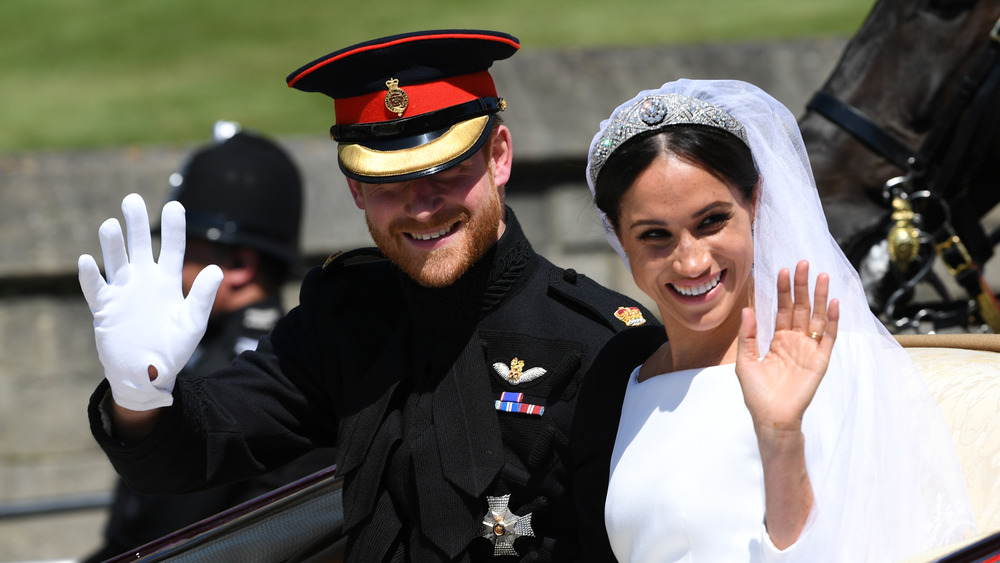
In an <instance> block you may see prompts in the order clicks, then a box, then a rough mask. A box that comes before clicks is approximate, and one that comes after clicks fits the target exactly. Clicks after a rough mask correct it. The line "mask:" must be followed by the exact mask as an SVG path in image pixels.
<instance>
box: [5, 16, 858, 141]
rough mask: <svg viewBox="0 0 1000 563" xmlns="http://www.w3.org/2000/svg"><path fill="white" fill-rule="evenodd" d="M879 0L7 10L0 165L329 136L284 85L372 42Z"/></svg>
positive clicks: (639, 30)
mask: <svg viewBox="0 0 1000 563" xmlns="http://www.w3.org/2000/svg"><path fill="white" fill-rule="evenodd" d="M871 4H872V0H838V1H835V2H831V1H830V0H621V1H608V0H555V1H547V0H507V1H504V2H484V1H473V2H469V1H467V0H466V1H461V2H460V1H458V0H410V1H408V2H401V1H398V0H386V1H382V0H367V1H352V2H348V1H345V0H325V1H320V0H284V1H272V2H268V1H266V0H0V102H2V106H0V107H2V109H0V153H8V152H17V151H25V150H36V149H45V148H77V147H100V146H121V145H130V144H137V145H142V144H154V143H186V142H191V141H199V140H202V139H204V138H205V137H206V136H207V135H208V133H209V129H210V124H211V123H212V122H213V121H215V120H216V119H233V120H236V121H240V122H242V123H244V124H245V125H248V126H252V127H254V128H256V129H259V130H261V131H265V132H268V133H270V134H272V135H297V134H311V135H324V134H325V132H326V131H327V128H328V127H329V125H330V124H331V123H332V114H333V106H332V103H331V102H330V101H329V100H328V99H326V98H324V97H323V96H321V95H318V94H310V95H306V94H303V93H300V92H297V91H293V90H289V89H288V88H287V87H286V86H285V83H284V78H285V76H286V75H287V74H288V73H289V72H291V71H292V70H295V69H296V68H297V67H298V66H300V65H301V64H304V63H306V62H308V61H310V60H312V59H314V58H316V57H319V56H321V55H323V54H326V53H328V52H330V51H333V50H336V49H339V48H341V47H344V46H347V45H350V44H352V43H355V42H358V41H364V40H367V39H371V38H373V37H378V36H382V35H389V34H392V33H400V32H405V31H413V30H419V29H434V28H480V29H497V30H501V31H506V32H508V33H511V34H512V35H514V36H516V37H518V38H519V39H520V40H521V43H522V49H523V50H543V49H557V48H563V47H588V48H598V47H605V46H641V45H657V44H660V45H662V44H680V43H705V42H720V41H747V40H770V39H781V38H794V37H808V36H818V35H837V36H847V35H850V34H852V33H853V32H854V31H855V30H856V29H857V28H858V26H859V25H860V24H861V22H862V21H863V19H864V17H865V15H867V13H868V10H869V9H870V7H871Z"/></svg>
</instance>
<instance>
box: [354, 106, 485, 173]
mask: <svg viewBox="0 0 1000 563" xmlns="http://www.w3.org/2000/svg"><path fill="white" fill-rule="evenodd" d="M489 119H490V116H488V115H483V116H480V117H475V118H472V119H469V120H466V121H462V122H461V123H456V124H455V125H452V126H451V128H450V129H448V131H447V132H446V133H445V134H444V135H441V136H440V137H438V138H437V139H434V140H433V141H431V142H429V143H424V144H422V145H420V146H417V147H413V148H411V149H402V150H397V151H378V150H374V149H370V148H368V147H363V146H361V145H358V144H341V145H340V146H339V147H338V149H337V151H338V153H339V154H340V162H341V163H342V164H343V165H344V168H346V169H347V170H349V171H351V172H353V173H355V174H358V175H360V176H370V177H373V178H386V177H389V176H400V175H403V174H412V173H414V172H420V171H421V170H427V169H428V168H433V167H435V166H440V165H442V164H445V163H446V162H448V161H450V160H452V159H454V158H455V157H457V156H459V155H460V154H462V153H464V152H465V151H467V150H469V149H470V148H472V146H473V145H475V144H476V141H478V140H479V138H480V136H482V134H483V130H484V129H485V128H486V124H487V123H488V122H489Z"/></svg>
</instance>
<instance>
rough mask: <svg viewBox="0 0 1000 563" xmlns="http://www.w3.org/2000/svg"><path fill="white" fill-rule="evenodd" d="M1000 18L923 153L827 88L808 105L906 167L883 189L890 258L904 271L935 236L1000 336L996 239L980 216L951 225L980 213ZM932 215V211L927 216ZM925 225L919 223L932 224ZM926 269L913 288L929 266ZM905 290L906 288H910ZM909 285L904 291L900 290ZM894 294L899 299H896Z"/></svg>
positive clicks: (996, 108)
mask: <svg viewBox="0 0 1000 563" xmlns="http://www.w3.org/2000/svg"><path fill="white" fill-rule="evenodd" d="M998 91H1000V19H998V20H997V21H996V23H995V24H994V25H993V28H992V29H991V30H990V32H989V43H988V45H987V47H986V49H985V50H984V51H983V53H982V54H981V55H980V57H979V60H978V61H977V62H976V63H975V65H974V66H973V67H972V69H971V70H970V71H969V73H968V74H966V75H965V76H964V77H963V79H962V81H961V83H960V84H959V87H958V90H957V91H956V92H955V94H954V95H953V96H952V98H951V99H950V100H949V102H948V105H947V106H946V107H945V110H944V112H943V113H942V114H941V115H940V117H939V118H938V119H937V120H936V121H935V123H934V124H933V126H932V127H931V129H930V131H929V132H928V134H927V136H926V137H925V138H924V142H923V144H922V145H921V146H920V148H919V149H918V150H917V151H915V152H914V151H912V150H910V149H909V148H908V147H907V146H905V145H904V144H902V143H901V142H900V141H898V140H897V139H896V138H895V137H893V136H892V135H891V134H890V133H888V132H887V131H886V130H885V129H883V128H882V127H880V126H879V125H878V124H876V123H874V122H873V121H871V120H870V119H869V118H868V117H867V116H865V115H864V113H862V112H861V111H860V110H858V109H857V108H855V107H853V106H851V105H849V104H847V103H845V102H842V101H840V100H838V99H837V98H835V97H834V96H833V95H831V94H829V93H827V92H823V91H820V92H817V93H816V94H815V96H814V97H813V99H812V100H811V101H810V102H809V104H808V105H807V106H806V107H807V109H809V110H813V111H816V112H818V113H819V114H820V115H823V116H824V117H826V118H827V119H829V120H830V121H832V122H833V123H834V124H836V125H838V126H839V127H840V128H842V129H844V130H845V131H847V132H848V133H850V134H851V135H852V136H854V137H855V138H856V139H857V140H858V141H860V142H861V143H862V144H863V145H865V146H866V147H867V148H868V149H869V150H871V151H873V152H875V153H876V154H878V155H879V156H881V157H883V158H885V159H886V160H888V161H889V162H890V163H892V164H893V165H894V166H896V167H898V168H900V169H902V170H904V171H905V173H904V175H902V176H899V177H896V178H892V179H890V180H889V181H888V182H886V184H885V187H884V188H883V196H884V197H885V199H886V200H891V202H892V209H893V211H892V215H891V219H892V221H893V223H894V224H893V226H892V228H891V229H890V230H889V235H888V242H889V256H890V259H891V261H892V263H893V264H895V265H896V267H897V268H898V269H899V271H900V272H905V271H906V270H908V269H909V267H910V265H911V263H913V262H914V261H915V260H916V259H917V257H918V255H919V252H920V244H921V239H923V240H928V239H930V240H932V241H933V242H934V244H935V249H936V251H937V254H938V255H939V256H940V257H941V259H942V261H943V262H944V264H945V266H946V267H947V269H948V272H949V273H950V274H951V275H952V276H954V277H955V279H956V281H957V282H958V283H959V284H960V285H961V286H962V287H963V288H964V289H965V290H966V291H967V292H968V293H969V295H970V297H972V298H973V299H974V300H975V302H976V304H977V305H978V308H979V311H980V314H981V316H982V318H983V321H984V322H986V324H987V325H988V326H989V327H990V329H991V330H992V331H993V332H996V333H1000V302H998V301H997V298H996V296H995V295H994V293H993V291H992V290H991V289H990V288H989V285H988V284H987V283H986V281H985V279H984V278H983V275H982V265H983V264H984V263H985V262H986V261H987V260H988V259H989V258H990V257H991V256H992V254H993V246H994V245H995V244H996V242H997V241H996V240H995V239H994V237H991V236H989V235H987V233H986V232H985V231H984V230H983V227H982V225H981V224H980V222H979V221H978V220H973V221H960V222H958V224H957V225H956V224H953V223H952V220H951V219H952V216H954V215H957V216H960V217H976V218H978V217H979V214H978V213H977V209H976V208H975V205H974V204H973V203H972V201H971V200H970V199H969V197H968V190H967V186H968V185H969V183H970V182H971V180H972V178H973V177H974V174H975V173H976V171H977V170H978V169H979V167H980V166H981V165H982V164H983V161H984V159H985V158H986V153H987V150H988V149H989V147H990V143H991V141H992V139H993V136H994V135H995V134H996V131H997V130H998V127H1000V104H997V103H996V100H997V93H998ZM917 200H924V201H923V202H922V203H923V204H924V205H927V204H928V203H930V204H931V205H936V211H935V208H934V207H931V208H928V210H929V211H931V213H926V212H925V213H917V212H915V211H914V208H913V206H912V205H911V202H916V201H917ZM928 215H931V216H930V217H928ZM932 223H934V225H933V226H932V227H930V228H929V230H922V229H920V228H918V226H929V225H930V224H932ZM930 266H931V263H930V262H928V263H926V264H925V265H924V267H922V268H920V271H919V273H918V274H917V275H916V276H914V277H913V281H912V283H911V285H910V287H912V285H913V284H915V283H916V281H917V280H919V279H920V278H921V277H923V276H924V275H926V273H927V272H928V271H929V270H930ZM904 289H905V288H904ZM902 291H903V289H901V290H900V291H898V292H897V294H901V293H902ZM894 297H898V295H897V296H894Z"/></svg>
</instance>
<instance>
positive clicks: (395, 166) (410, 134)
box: [286, 30, 520, 183]
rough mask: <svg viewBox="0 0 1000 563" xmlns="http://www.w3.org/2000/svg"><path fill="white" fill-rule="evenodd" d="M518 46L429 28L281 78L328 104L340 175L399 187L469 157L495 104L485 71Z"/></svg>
mask: <svg viewBox="0 0 1000 563" xmlns="http://www.w3.org/2000/svg"><path fill="white" fill-rule="evenodd" d="M518 48H520V43H519V42H518V40H517V39H516V38H514V37H512V36H510V35H507V34H505V33H499V32H496V31H479V30H436V31H421V32H414V33H406V34H402V35H393V36H390V37H384V38H381V39H374V40H371V41H366V42H364V43H359V44H357V45H352V46H350V47H346V48H344V49H341V50H339V51H335V52H333V53H330V54H329V55H326V56H324V57H320V58H318V59H316V60H314V61H312V62H310V63H308V64H306V65H303V66H302V67H301V68H299V69H298V70H296V71H295V72H293V73H291V74H290V75H288V78H287V79H286V82H287V83H288V85H289V86H290V87H292V88H296V89H298V90H302V91H304V92H320V93H323V94H326V95H327V96H329V97H331V98H333V99H334V107H335V110H336V124H335V125H333V127H331V128H330V136H331V137H332V138H333V139H334V140H335V141H337V142H338V144H339V145H338V160H339V162H340V168H341V170H342V171H343V172H344V174H345V175H346V176H348V177H349V178H354V179H356V180H359V181H363V182H370V183H387V182H399V181H404V180H409V179H413V178H419V177H421V176H427V175H430V174H434V173H436V172H440V171H441V170H445V169H447V168H449V167H451V166H454V165H456V164H458V163H460V162H462V161H463V160H465V159H466V158H468V157H469V156H471V155H472V154H474V153H475V152H476V151H478V150H479V149H480V148H481V147H482V146H483V144H484V143H485V142H486V139H487V138H488V137H489V135H490V132H491V131H492V129H493V124H494V121H495V119H496V114H497V112H499V111H502V110H503V109H504V107H505V103H504V101H503V98H500V97H498V96H497V91H496V86H495V85H494V83H493V78H492V76H490V73H489V70H488V69H489V68H490V66H492V64H493V62H494V61H497V60H501V59H506V58H508V57H510V56H511V55H513V54H514V53H515V52H517V50H518Z"/></svg>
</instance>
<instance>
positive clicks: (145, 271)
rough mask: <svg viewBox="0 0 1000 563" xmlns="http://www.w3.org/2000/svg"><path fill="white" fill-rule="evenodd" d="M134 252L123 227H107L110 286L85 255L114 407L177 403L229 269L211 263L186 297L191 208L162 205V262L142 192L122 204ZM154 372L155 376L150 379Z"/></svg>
mask: <svg viewBox="0 0 1000 563" xmlns="http://www.w3.org/2000/svg"><path fill="white" fill-rule="evenodd" d="M122 212H123V213H124V214H125V228H126V230H127V232H128V253H127V254H126V252H125V241H124V239H123V237H122V229H121V225H120V224H119V223H118V220H117V219H108V220H107V221H105V222H104V224H102V225H101V229H100V240H101V251H102V252H103V254H104V269H105V272H106V273H107V281H106V282H105V279H104V278H103V277H101V272H100V270H99V269H98V267H97V263H96V262H95V261H94V258H93V257H92V256H90V255H88V254H84V255H82V256H80V260H79V269H80V287H81V288H82V289H83V295H84V296H85V297H86V298H87V304H88V305H90V311H91V312H92V313H93V315H94V335H95V337H96V340H97V354H98V356H99V357H100V359H101V363H102V364H104V376H105V377H106V378H107V380H108V382H109V383H110V384H111V392H112V395H113V397H114V400H115V403H117V404H118V405H120V406H122V407H125V408H127V409H131V410H136V411H145V410H150V409H153V408H156V407H165V406H169V405H171V404H173V395H172V394H171V393H172V391H173V388H174V381H175V379H176V378H177V373H178V372H180V370H181V368H182V367H184V364H185V363H186V362H187V361H188V359H189V358H190V357H191V354H192V353H193V352H194V349H195V347H196V346H197V345H198V342H199V341H200V340H201V337H202V336H204V334H205V328H206V327H207V325H208V316H209V313H210V312H211V310H212V303H213V302H214V301H215V293H216V291H218V289H219V284H220V283H221V282H222V270H221V269H219V267H218V266H208V267H206V268H205V269H204V270H202V271H201V273H199V274H198V277H197V278H196V279H195V281H194V284H193V285H192V287H191V290H190V291H189V292H188V296H187V298H185V297H184V292H183V289H182V287H181V284H182V281H181V271H182V268H183V264H184V242H185V222H184V207H183V206H182V205H181V204H180V203H179V202H176V201H171V202H168V203H167V204H166V205H164V206H163V213H162V215H161V219H160V225H161V242H160V256H159V262H154V261H153V249H152V242H151V236H150V231H149V218H148V216H147V215H146V204H145V203H144V202H143V200H142V197H140V196H139V195H138V194H130V195H128V196H126V197H125V199H124V200H122ZM150 367H153V368H155V370H156V374H157V375H156V378H155V379H153V380H152V381H151V380H150V379H151V373H152V372H151V370H150Z"/></svg>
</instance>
